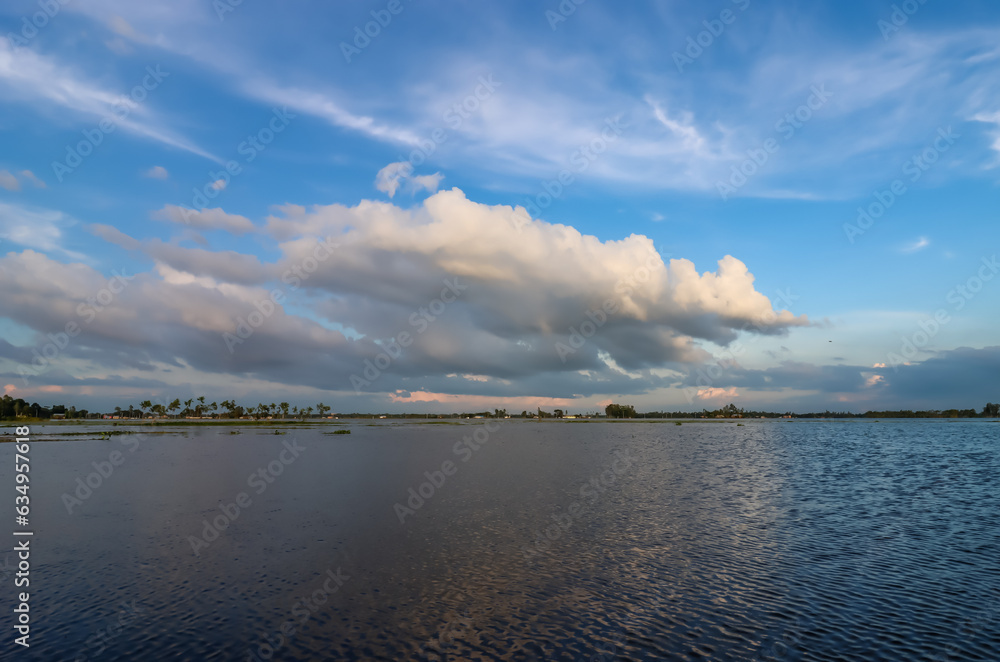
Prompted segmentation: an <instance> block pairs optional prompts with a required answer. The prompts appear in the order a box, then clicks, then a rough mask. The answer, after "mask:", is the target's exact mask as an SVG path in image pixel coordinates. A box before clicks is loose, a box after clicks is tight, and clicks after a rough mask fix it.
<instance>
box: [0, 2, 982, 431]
mask: <svg viewBox="0 0 1000 662" xmlns="http://www.w3.org/2000/svg"><path fill="white" fill-rule="evenodd" d="M0 11H2V12H3V13H2V14H0V16H2V21H3V23H2V29H0V35H3V36H0V99H2V103H0V135H2V141H3V142H2V144H3V150H2V152H0V235H2V239H3V241H2V244H0V255H2V257H0V382H2V383H0V386H4V390H5V392H6V393H8V394H10V395H12V396H14V397H24V398H26V399H28V400H32V401H39V402H41V403H42V404H51V403H57V402H62V401H65V402H73V403H82V404H84V405H87V406H91V407H112V406H114V405H116V404H128V403H130V402H137V401H138V400H140V399H146V397H149V396H150V395H153V396H156V397H170V399H172V398H173V397H182V398H184V397H191V396H195V395H206V396H207V397H209V399H210V400H211V399H217V400H221V399H224V398H227V397H231V396H236V397H237V399H238V400H248V401H249V400H252V401H254V402H256V401H259V400H266V401H268V402H270V401H274V400H288V401H290V402H293V403H301V404H308V403H315V402H317V401H320V400H322V401H324V402H327V403H333V406H334V408H335V410H340V411H456V410H470V409H484V408H489V409H493V408H494V407H506V408H508V409H511V410H517V411H520V410H521V409H525V408H533V407H535V406H543V407H549V408H551V407H556V406H559V407H563V408H568V409H570V410H571V411H588V410H589V411H592V410H595V409H597V408H599V407H603V404H605V403H607V402H610V401H624V402H629V403H634V404H635V405H636V406H637V407H638V408H640V409H672V410H692V409H701V408H703V407H705V408H709V409H711V408H714V407H717V406H720V405H723V404H726V403H728V402H730V401H732V402H734V403H736V404H737V405H739V406H744V407H761V408H769V409H782V410H784V409H790V410H796V411H806V410H817V409H819V410H822V409H827V408H829V409H847V410H854V411H863V410H865V409H869V408H872V409H873V408H883V407H887V408H897V407H907V408H908V407H919V408H924V407H935V408H937V407H940V408H947V407H962V408H964V407H977V408H981V406H982V405H983V404H984V403H985V402H986V401H987V400H994V401H995V400H997V399H998V397H1000V393H997V392H996V377H997V375H998V374H1000V342H998V341H997V336H996V331H995V329H996V322H997V313H996V311H997V310H998V304H1000V278H995V276H996V271H997V268H996V262H995V256H996V254H997V241H996V239H995V236H996V231H995V227H996V218H995V217H996V209H997V204H996V202H997V183H998V177H1000V170H998V168H997V166H998V165H1000V91H998V90H997V89H996V84H995V83H996V80H997V74H998V65H1000V47H998V46H997V44H1000V9H998V8H997V7H996V5H995V4H994V3H988V2H985V1H984V2H963V3H960V6H955V5H954V4H946V3H939V2H934V1H933V0H927V1H926V2H923V3H921V2H919V0H911V1H910V2H908V3H895V4H894V3H884V2H840V3H833V2H827V3H804V4H798V3H768V2H762V1H758V0H739V1H738V2H733V1H729V0H726V1H720V2H716V3H714V4H704V3H697V4H696V3H680V2H658V3H657V2H654V3H634V4H631V3H630V4H628V5H626V6H624V7H622V6H618V5H617V4H608V3H599V2H595V1H594V0H588V1H587V2H583V3H581V4H579V5H577V4H576V3H574V2H572V1H571V0H567V1H566V2H563V3H562V4H561V5H560V4H559V3H557V2H549V3H541V4H538V5H533V6H531V7H530V8H529V7H525V6H518V7H507V6H504V5H491V6H483V5H481V4H475V5H472V4H463V3H438V2H422V1H411V0H400V1H399V2H366V3H336V4H331V5H329V6H327V5H323V4H318V3H305V2H286V3H282V4H281V6H280V7H277V6H274V5H271V4H269V3H253V2H242V3H240V4H238V5H232V4H230V3H229V2H227V0H220V1H219V2H216V3H214V4H213V3H211V2H206V1H201V2H191V1H181V2H176V3H169V4H167V3H157V4H155V5H154V4H148V5H147V4H146V3H126V2H119V1H110V0H104V1H97V2H88V3H82V2H81V3H77V2H72V1H71V2H67V3H65V4H61V3H60V2H58V0H52V2H51V3H48V4H46V3H45V2H41V3H39V2H11V3H6V4H5V5H4V8H3V9H2V10H0ZM366 30H367V34H365V31H366ZM227 166H228V168H229V171H228V172H227ZM518 207H520V209H519V208H518ZM859 209H860V210H863V211H865V213H867V214H868V216H867V218H866V217H864V216H861V217H860V218H859ZM324 246H325V247H326V248H324ZM317 251H319V254H320V255H321V257H320V258H319V259H317ZM296 267H298V268H299V270H300V272H301V273H307V274H308V276H309V277H308V278H298V277H296V276H294V275H289V274H294V273H295V268H296ZM644 267H645V270H643V268H644ZM303 269H304V270H305V272H303V271H302V270H303ZM116 274H122V276H121V277H119V278H118V280H115V279H116ZM455 278H458V279H459V280H458V281H454V279H455ZM629 279H631V281H632V282H631V285H625V284H623V282H625V281H629ZM448 282H452V284H453V287H452V290H450V291H449V292H447V293H445V294H442V292H443V291H444V290H446V289H447V283H448ZM626 289H628V292H625V290H626ZM102 292H103V294H102ZM275 293H277V294H278V295H279V296H276V297H275V296H272V295H274V294H275ZM100 297H103V299H101V298H100ZM439 299H440V301H439ZM446 299H451V300H450V301H447V300H446ZM275 300H277V301H278V303H276V304H275V303H274V301H275ZM262 302H263V303H262ZM268 302H270V303H268ZM432 304H433V305H434V307H435V309H437V310H439V311H440V314H432V313H427V314H423V313H421V312H420V310H421V309H423V308H426V307H428V306H431V305H432ZM605 304H608V306H609V307H610V308H614V312H611V313H608V314H607V315H606V320H605V321H604V322H601V323H599V324H598V323H597V322H595V321H594V320H595V318H600V314H598V313H597V312H595V311H598V310H600V309H601V307H602V306H603V305H605ZM98 306H99V307H100V309H99V310H98ZM254 311H257V312H258V315H257V316H256V317H255V318H254V320H253V321H254V322H257V321H259V324H251V320H250V318H249V317H248V316H249V315H251V314H252V313H254ZM588 313H589V315H588ZM413 315H416V318H413V317H412V316H413ZM588 321H589V324H591V325H593V327H587V326H585V327H581V325H584V324H585V323H588ZM68 324H69V325H72V324H75V325H76V326H75V327H70V329H67V325H68ZM241 324H242V325H243V326H240V325H241ZM591 328H592V331H593V332H592V333H589V331H591ZM71 330H76V331H77V332H76V333H75V334H73V335H72V336H70V335H67V336H66V337H65V339H63V337H62V336H60V335H59V334H60V333H67V334H68V333H69V331H71ZM401 333H403V334H407V333H408V334H409V342H408V343H406V346H402V345H400V346H399V347H398V348H395V347H394V346H393V342H394V341H395V342H396V343H397V344H399V342H400V340H399V336H400V334H401ZM50 334H52V335H50ZM575 334H579V335H575ZM584 336H586V337H584ZM578 344H579V346H576V345H578ZM49 345H51V347H48V348H47V346H49ZM397 349H398V350H399V351H396V350H397ZM39 356H41V357H42V358H38V357H39ZM380 356H381V357H382V358H380ZM376 359H378V361H379V364H378V365H379V366H381V367H373V368H371V369H369V370H368V376H367V377H366V376H365V374H364V372H365V369H366V367H367V366H368V365H369V364H368V363H366V361H369V362H372V363H371V364H370V365H372V366H375V365H376V364H375V363H374V362H375V361H376ZM373 375H374V378H371V377H372V376H373ZM140 396H142V397H140Z"/></svg>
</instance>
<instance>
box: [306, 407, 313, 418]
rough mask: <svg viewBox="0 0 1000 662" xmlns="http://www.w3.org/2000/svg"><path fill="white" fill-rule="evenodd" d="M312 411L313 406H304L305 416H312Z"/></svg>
mask: <svg viewBox="0 0 1000 662" xmlns="http://www.w3.org/2000/svg"><path fill="white" fill-rule="evenodd" d="M312 413H313V408H312V407H306V418H310V417H312Z"/></svg>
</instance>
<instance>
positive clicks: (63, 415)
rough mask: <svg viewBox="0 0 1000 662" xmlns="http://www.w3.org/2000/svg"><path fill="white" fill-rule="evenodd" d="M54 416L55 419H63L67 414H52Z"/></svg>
mask: <svg viewBox="0 0 1000 662" xmlns="http://www.w3.org/2000/svg"><path fill="white" fill-rule="evenodd" d="M52 418H53V420H59V419H63V418H66V414H52Z"/></svg>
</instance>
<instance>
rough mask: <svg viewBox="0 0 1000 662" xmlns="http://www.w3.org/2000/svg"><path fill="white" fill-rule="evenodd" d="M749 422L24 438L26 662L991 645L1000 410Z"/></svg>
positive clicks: (904, 651)
mask: <svg viewBox="0 0 1000 662" xmlns="http://www.w3.org/2000/svg"><path fill="white" fill-rule="evenodd" d="M341 423H343V421H341ZM743 423H744V425H742V426H737V425H736V424H735V422H729V421H719V422H716V421H706V422H696V423H685V424H684V425H680V426H677V425H675V424H674V423H673V422H656V423H652V422H597V421H594V422H548V421H546V422H524V421H507V422H505V423H503V424H499V427H498V428H496V429H495V430H494V431H492V432H490V431H488V430H486V429H485V428H484V421H466V422H464V423H463V424H461V425H426V424H410V423H406V424H403V423H385V422H383V423H381V424H377V425H370V424H365V423H357V422H354V423H350V424H347V425H342V426H340V427H341V428H349V429H350V430H351V432H352V433H351V434H350V435H331V434H328V433H329V432H331V431H332V430H333V429H336V428H334V427H332V426H302V427H299V428H295V427H290V428H281V431H283V432H286V434H283V435H282V434H279V435H275V434H274V429H273V428H261V427H256V426H254V427H251V426H243V427H241V428H232V427H226V426H211V427H176V428H172V429H168V428H156V429H155V431H156V432H158V433H163V432H167V433H168V434H145V435H143V436H139V435H120V436H115V437H112V438H111V439H110V440H104V441H100V440H96V439H93V438H88V436H87V435H81V436H75V435H70V434H67V433H69V432H74V431H82V430H95V429H102V430H103V429H110V428H106V427H100V428H94V427H80V426H76V427H74V426H44V427H40V426H36V427H33V431H34V432H37V433H45V434H44V435H40V436H38V437H37V438H38V439H39V441H38V442H36V443H34V444H33V446H32V449H31V462H32V480H33V482H32V487H31V490H32V496H33V502H32V509H33V512H32V528H33V529H34V530H35V532H36V533H35V538H34V539H33V541H32V544H33V546H34V551H33V556H32V564H33V565H32V578H31V581H32V585H31V589H32V615H33V622H34V623H35V629H34V630H33V635H32V647H31V649H30V650H29V651H21V650H18V653H21V655H20V657H19V658H18V659H24V660H35V659H37V660H56V659H58V660H75V659H81V660H82V659H91V660H97V659H100V660H136V659H176V660H246V659H254V658H253V657H252V656H250V653H256V654H258V655H260V659H266V657H267V655H268V653H270V654H271V659H275V660H313V659H342V660H398V659H430V660H444V659H448V660H612V659H625V660H654V659H674V660H705V659H711V660H751V659H761V660H768V659H774V660H845V659H850V660H862V659H863V660H949V659H954V660H960V659H961V660H976V659H981V660H996V659H1000V634H998V632H1000V509H998V503H997V501H998V494H1000V483H998V479H1000V424H997V423H995V422H989V421H982V420H974V421H926V420H922V421H881V422H878V423H876V422H874V421H794V422H780V421H744V422H743ZM492 425H498V424H495V423H494V424H491V426H492ZM115 429H116V430H122V429H127V428H123V427H118V428H115ZM134 430H137V431H139V430H146V431H148V428H134ZM236 430H239V431H240V432H241V434H231V432H233V431H236ZM464 438H468V439H470V440H471V442H470V443H468V444H466V443H465V442H464V441H463V439H464ZM57 439H62V440H61V441H59V440H57ZM42 440H48V441H42ZM456 444H458V446H457V447H456ZM13 451H14V449H13V447H12V445H11V444H0V484H3V485H12V484H13V477H12V468H13V457H12V455H13ZM114 451H118V452H120V453H121V456H120V457H118V456H116V458H115V459H116V460H118V461H119V462H120V463H119V465H118V466H114V467H113V470H112V471H111V472H110V475H108V476H107V477H102V478H101V481H100V482H101V484H100V485H99V486H98V487H97V488H96V489H93V490H92V491H91V493H90V494H89V496H87V497H86V498H85V499H80V500H79V502H68V501H67V500H66V499H65V498H64V497H63V495H64V494H68V495H70V496H73V495H74V494H75V492H76V490H77V489H78V487H79V485H78V484H77V482H76V481H77V478H80V479H82V480H84V481H86V478H87V476H88V474H91V473H94V472H95V471H97V470H99V469H101V468H103V469H105V470H107V468H108V465H106V464H103V463H105V462H107V461H108V460H109V456H110V454H111V453H112V452H114ZM95 462H96V463H98V466H97V467H95V466H94V464H93V463H95ZM446 463H451V465H448V464H446ZM269 467H270V468H269ZM442 469H444V470H442ZM261 471H263V472H264V474H263V477H262V474H260V473H259V472H261ZM425 472H428V473H430V474H431V475H430V477H428V476H427V475H426V473H425ZM438 472H440V473H438ZM449 473H450V475H447V474H449ZM252 474H256V475H257V478H256V479H255V480H253V481H249V480H248V479H249V478H250V476H251V475H252ZM432 481H433V482H434V483H437V486H436V487H434V490H433V493H431V489H430V488H431V486H432V485H431V482H432ZM91 483H92V484H96V483H97V480H96V478H93V477H92V478H91ZM424 483H427V485H423V487H421V486H422V484H424ZM262 486H263V489H262ZM411 488H413V490H414V492H416V493H417V494H419V493H420V490H421V489H423V494H424V496H423V497H420V499H422V502H421V501H420V499H417V498H416V497H412V495H411V493H410V489H411ZM6 491H7V492H8V493H9V494H12V490H6ZM241 493H243V494H244V496H245V497H246V498H245V499H243V503H244V504H245V505H244V507H242V508H240V512H239V514H238V516H236V517H235V518H233V519H232V521H229V522H227V520H228V519H229V517H228V516H226V518H225V519H220V520H219V522H218V523H219V524H223V525H224V527H223V530H221V531H218V537H217V538H214V539H212V540H211V541H210V542H208V543H207V544H195V545H192V540H191V537H192V536H198V537H199V538H202V542H204V541H205V540H204V534H206V533H208V537H211V531H208V532H206V529H205V527H206V522H207V523H211V522H213V521H214V520H215V519H216V518H218V517H220V516H221V514H222V512H223V511H222V510H220V504H222V506H223V509H225V510H228V512H229V513H230V514H233V513H235V511H234V510H233V507H232V506H231V505H230V504H237V503H238V502H239V499H240V494H241ZM82 494H86V490H83V491H81V492H80V495H82ZM11 498H12V497H11ZM411 498H412V501H410V503H408V501H409V500H411ZM397 504H399V505H398V506H397ZM411 506H416V507H412V508H411ZM404 507H405V508H406V509H407V510H404ZM70 511H71V512H70ZM401 519H402V520H403V521H402V522H401V521H400V520H401ZM213 526H214V525H213ZM195 548H197V554H196V553H195ZM6 559H9V563H10V564H11V566H12V565H13V564H14V563H15V562H16V559H15V558H14V555H13V553H11V552H8V553H7V555H6ZM3 560H4V559H0V563H2V562H3ZM11 581H12V579H11V578H9V577H5V579H4V584H5V585H6V586H7V587H8V588H6V589H5V590H4V591H3V592H2V596H3V600H4V602H3V607H4V609H5V611H6V613H8V614H9V613H11V612H10V611H9V609H11V608H12V606H11V603H10V597H11V591H12V589H11V588H10V583H11ZM116 623H121V624H122V625H120V627H119V626H116ZM283 626H284V628H285V629H284V632H282V628H283ZM292 629H294V632H292ZM4 645H5V646H6V647H7V649H10V646H9V643H8V642H5V644H4Z"/></svg>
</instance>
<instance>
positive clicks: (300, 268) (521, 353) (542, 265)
mask: <svg viewBox="0 0 1000 662" xmlns="http://www.w3.org/2000/svg"><path fill="white" fill-rule="evenodd" d="M203 215H204V216H205V218H206V219H209V220H211V221H212V225H213V226H214V227H216V228H225V226H227V225H231V226H232V227H229V228H228V229H229V230H231V231H234V232H240V233H243V232H251V231H252V232H254V233H255V234H256V235H257V236H258V239H260V240H265V241H270V242H272V243H273V244H276V247H277V249H278V250H279V251H280V258H278V259H277V260H275V261H273V262H264V261H261V260H260V259H259V258H258V257H257V256H255V255H250V254H242V253H238V252H235V251H232V250H224V251H219V250H207V249H205V248H193V247H188V246H185V245H183V242H163V241H161V240H145V241H144V240H140V239H132V238H128V237H125V236H124V235H121V233H118V232H111V231H110V229H109V228H107V227H101V228H100V232H98V234H99V235H100V236H103V237H106V238H108V239H109V240H111V241H114V242H115V243H117V244H119V245H121V246H123V247H125V248H127V249H129V250H134V251H137V252H139V253H141V254H142V255H143V256H144V257H145V258H146V259H148V260H149V261H150V262H151V263H152V264H153V268H152V269H151V270H149V271H146V272H144V273H140V274H138V275H135V276H134V277H133V278H132V280H130V281H129V285H128V287H126V288H124V290H123V291H122V292H121V293H120V294H118V295H117V296H116V297H115V300H114V301H113V302H112V303H111V304H110V305H109V306H107V308H106V310H104V311H102V312H101V313H100V314H99V315H96V316H94V318H93V319H92V320H90V321H88V322H87V324H86V325H85V328H84V332H83V333H82V334H81V335H80V336H79V338H78V339H76V341H75V342H74V343H73V345H72V346H71V347H70V348H67V349H66V350H65V356H66V357H68V358H75V359H80V360H84V359H86V361H89V365H92V366H101V367H103V368H104V369H117V368H119V367H121V366H132V367H136V366H143V367H146V368H149V367H150V366H152V365H159V366H175V367H177V368H179V369H183V368H193V369H196V370H200V371H204V372H212V373H223V374H232V375H234V376H246V377H252V378H254V379H264V380H268V381H271V382H278V383H284V384H289V385H301V384H308V385H313V386H315V387H318V388H324V389H329V390H334V391H338V390H350V389H351V383H350V381H349V380H350V376H351V375H352V374H360V373H361V371H362V370H363V368H364V366H365V364H364V361H365V359H372V358H374V357H376V356H377V355H378V354H379V353H381V352H383V351H384V350H385V348H386V347H387V345H388V343H390V342H391V340H392V339H393V338H398V337H399V334H400V333H401V332H408V333H409V334H410V337H411V338H412V340H413V342H412V344H411V345H409V346H408V347H406V348H405V350H404V351H403V352H402V354H401V355H399V356H398V357H395V358H394V360H393V362H392V365H391V366H390V367H388V368H387V369H385V370H384V374H382V375H380V379H379V380H378V381H376V382H373V383H372V384H371V386H370V389H371V390H375V391H388V392H394V391H396V390H408V391H413V390H432V391H434V392H462V393H471V392H476V393H481V394H483V395H490V394H495V395H498V396H499V395H505V396H509V395H543V396H553V397H569V396H573V395H581V394H594V393H602V392H604V393H607V392H619V393H620V392H638V391H642V390H648V389H651V388H656V387H661V386H664V385H667V383H668V381H669V380H667V379H664V378H663V377H654V376H653V375H652V374H651V373H650V372H649V371H650V370H652V369H655V368H661V367H664V366H678V365H683V364H685V363H693V362H698V361H701V360H704V359H705V358H706V356H707V354H706V352H705V351H704V350H702V349H701V348H700V346H699V341H711V342H714V343H719V344H725V343H727V342H730V341H732V340H733V339H735V338H736V337H737V335H738V333H739V332H740V330H748V331H750V332H754V333H783V332H785V331H786V330H787V329H788V328H789V327H793V326H801V325H805V324H808V320H807V319H806V318H805V317H804V316H799V317H796V316H793V315H792V314H791V313H789V312H787V311H776V310H774V309H773V307H772V304H771V302H770V301H769V300H768V298H767V297H766V296H764V295H763V294H761V293H760V292H758V291H756V290H755V288H754V277H753V275H752V274H751V273H750V272H749V270H748V269H747V267H746V266H745V265H744V264H743V263H742V262H740V261H739V260H738V259H736V258H735V257H732V256H723V257H722V258H721V259H720V260H719V262H718V266H717V268H716V270H715V271H711V272H705V273H699V272H698V271H697V270H696V268H695V265H694V264H692V263H691V262H690V261H688V260H683V259H674V260H669V261H668V262H665V261H664V260H663V259H662V258H661V256H660V255H659V254H658V253H657V252H656V250H655V248H654V246H653V243H652V241H651V240H650V239H648V238H647V237H643V236H638V235H632V236H629V237H626V238H624V239H621V240H617V241H600V240H599V239H598V238H596V237H593V236H587V235H583V234H581V233H580V232H579V231H577V230H576V229H574V228H572V227H569V226H565V225H558V224H550V223H546V222H543V221H540V220H535V219H531V218H530V217H528V215H527V213H526V212H525V211H524V210H523V209H520V208H516V209H515V208H511V207H507V206H500V205H498V206H489V205H484V204H479V203H476V202H473V201H470V200H468V199H467V198H466V197H465V196H464V194H463V193H462V192H461V191H459V190H457V189H453V190H451V191H443V192H441V193H438V194H435V195H433V196H431V197H430V198H428V199H427V200H425V201H424V203H423V204H421V205H419V206H417V207H415V208H412V209H404V208H401V207H398V206H395V205H392V204H388V203H379V202H371V201H364V202H362V203H360V204H359V205H357V206H355V207H345V206H342V205H329V206H315V207H311V208H308V209H307V208H304V207H299V206H294V205H286V206H284V207H281V208H279V209H278V211H277V213H276V214H275V215H273V216H271V217H269V218H268V219H266V225H263V226H255V225H253V224H251V223H250V222H249V221H247V222H245V223H244V222H243V220H245V219H242V217H239V218H240V222H239V223H238V224H233V223H229V222H228V220H227V219H231V218H235V217H231V216H230V215H227V214H225V213H224V212H223V211H222V210H217V211H215V212H212V213H208V214H203ZM220 219H221V220H226V223H222V222H221V220H220ZM207 222H208V221H207V220H206V223H207ZM456 279H457V280H456ZM447 282H451V283H453V284H457V285H458V286H459V288H460V289H459V290H458V294H457V297H456V300H455V301H454V302H453V303H449V304H447V305H446V306H444V312H440V308H441V306H440V304H437V306H438V310H439V314H438V315H433V317H434V318H435V319H434V320H433V321H432V322H431V321H430V320H429V319H428V317H427V316H424V317H423V319H425V320H428V323H427V324H426V325H423V326H422V327H418V326H417V325H415V324H414V321H413V320H414V315H415V314H416V315H417V316H418V317H419V316H420V315H421V314H422V313H421V312H420V311H421V309H427V307H428V306H429V305H431V304H432V303H433V302H434V301H435V300H436V299H439V298H441V295H442V292H443V291H444V290H445V289H446V286H445V283H447ZM106 286H107V275H106V274H102V273H101V272H99V271H97V270H95V269H93V268H91V267H89V266H85V265H82V264H64V263H60V262H57V261H55V260H53V259H52V258H50V257H48V256H46V255H44V254H42V253H37V252H33V251H24V252H21V253H11V254H8V255H7V256H6V257H4V258H0V306H2V310H3V315H4V316H6V317H9V318H11V319H13V320H15V321H17V322H19V323H21V324H24V325H26V326H28V327H31V328H32V329H35V330H36V331H38V332H39V333H41V334H45V333H49V332H52V331H56V330H58V329H61V328H63V327H64V325H65V323H66V322H67V321H71V320H74V319H77V318H79V316H80V313H79V309H80V308H79V307H80V306H81V305H85V304H86V302H87V300H88V297H93V296H95V294H96V293H97V292H98V291H100V290H101V289H102V288H104V287H106ZM275 291H278V292H279V293H280V294H281V295H282V297H281V299H280V301H281V303H280V304H278V305H275V306H274V307H273V312H270V306H268V305H267V304H262V302H264V301H266V300H269V298H270V297H271V294H273V293H274V292H275ZM447 298H451V297H450V296H449V297H447ZM262 306H263V307H264V308H267V309H268V311H269V312H268V314H267V315H265V316H264V319H263V323H262V324H259V325H258V326H257V328H255V329H254V331H253V334H252V335H251V336H250V337H248V338H241V340H242V342H239V343H236V344H234V343H232V342H228V343H227V341H226V340H225V337H226V334H233V333H235V332H236V330H237V324H238V322H239V321H241V320H247V319H249V315H250V314H251V313H252V312H253V311H254V310H260V309H261V307H262ZM598 311H601V312H598ZM608 311H611V312H608ZM258 319H261V318H260V317H258ZM595 320H596V322H595ZM78 321H79V320H78ZM588 321H589V322H590V323H591V324H593V325H594V326H593V327H592V328H593V329H594V332H593V333H592V334H591V333H586V334H585V335H588V336H589V338H588V339H587V341H586V342H585V343H583V344H582V345H580V343H579V340H580V338H579V337H574V332H578V331H581V330H587V331H589V330H590V329H589V328H588V327H587V326H586V324H587V323H588ZM560 345H561V346H562V348H563V351H560ZM230 348H231V349H232V350H233V351H232V352H230V351H229V349H230ZM566 348H571V349H572V351H569V352H567V351H565V349H566ZM469 374H472V375H477V376H480V377H479V378H477V379H475V380H469V379H466V378H463V377H462V375H469ZM638 377H644V379H638Z"/></svg>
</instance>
